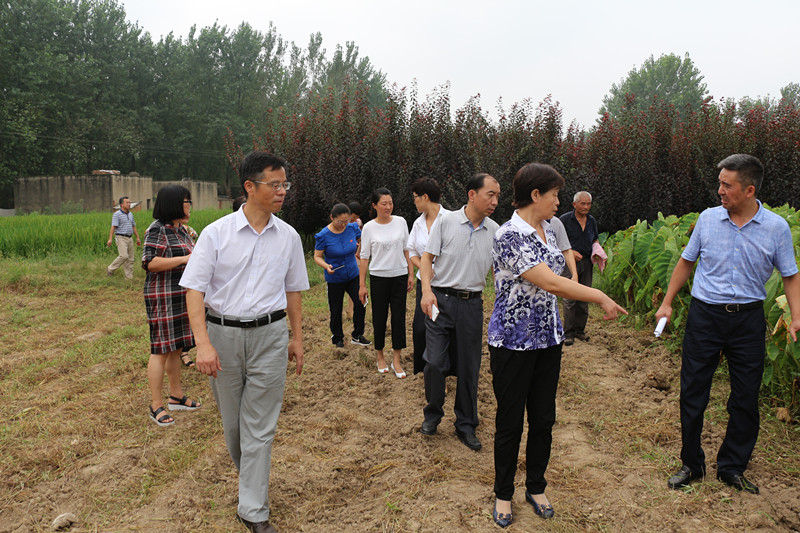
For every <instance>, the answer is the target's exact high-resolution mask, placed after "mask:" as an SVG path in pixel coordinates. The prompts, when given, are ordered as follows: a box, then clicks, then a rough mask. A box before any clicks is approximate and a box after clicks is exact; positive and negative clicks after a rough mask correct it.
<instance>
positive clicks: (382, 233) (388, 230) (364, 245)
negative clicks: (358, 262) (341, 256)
mask: <svg viewBox="0 0 800 533" xmlns="http://www.w3.org/2000/svg"><path fill="white" fill-rule="evenodd" d="M407 241H408V224H406V220H405V219H404V218H403V217H399V216H396V215H392V220H391V222H389V223H388V224H378V222H377V221H375V220H370V221H369V222H367V223H366V224H364V229H363V230H361V259H370V262H369V273H370V274H371V275H373V276H377V277H379V278H395V277H397V276H402V275H404V274H408V263H407V262H406V255H405V253H404V252H405V248H406V242H407Z"/></svg>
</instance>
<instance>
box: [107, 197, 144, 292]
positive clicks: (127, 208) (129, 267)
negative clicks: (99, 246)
mask: <svg viewBox="0 0 800 533" xmlns="http://www.w3.org/2000/svg"><path fill="white" fill-rule="evenodd" d="M133 235H136V244H137V246H141V245H142V241H141V239H139V232H138V231H136V221H135V220H134V219H133V213H131V201H130V199H129V198H128V197H127V196H123V197H122V198H120V199H119V211H117V212H116V213H114V216H113V217H111V231H110V232H109V233H108V242H107V243H106V246H109V247H110V246H111V240H112V239H116V241H117V250H118V252H119V255H118V256H117V258H116V259H114V262H113V263H111V264H110V265H108V268H107V269H106V272H108V275H109V276H113V275H114V271H115V270H116V269H118V268H119V267H122V271H123V272H124V273H125V279H133V254H134V248H133V238H132V236H133Z"/></svg>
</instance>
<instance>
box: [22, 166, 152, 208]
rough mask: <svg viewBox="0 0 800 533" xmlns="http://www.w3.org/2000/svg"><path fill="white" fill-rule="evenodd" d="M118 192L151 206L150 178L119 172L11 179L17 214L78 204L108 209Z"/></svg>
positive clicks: (116, 200) (117, 196)
mask: <svg viewBox="0 0 800 533" xmlns="http://www.w3.org/2000/svg"><path fill="white" fill-rule="evenodd" d="M120 196H127V197H129V198H130V199H131V201H132V202H141V203H142V208H144V209H147V208H148V207H149V208H151V209H152V203H153V202H152V200H153V179H152V178H142V177H132V176H121V175H93V176H34V177H29V178H18V179H17V180H16V182H15V183H14V208H15V210H16V212H17V213H18V214H27V213H32V212H35V211H38V212H49V213H61V212H62V211H65V210H66V211H69V210H70V208H71V207H75V206H81V207H82V209H83V210H84V211H110V210H111V209H112V208H113V207H114V206H115V205H117V202H118V201H119V198H120Z"/></svg>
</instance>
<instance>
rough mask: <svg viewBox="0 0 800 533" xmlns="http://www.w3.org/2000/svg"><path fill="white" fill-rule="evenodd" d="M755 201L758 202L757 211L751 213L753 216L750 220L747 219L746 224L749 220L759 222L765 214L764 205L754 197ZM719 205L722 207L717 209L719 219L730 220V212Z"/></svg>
mask: <svg viewBox="0 0 800 533" xmlns="http://www.w3.org/2000/svg"><path fill="white" fill-rule="evenodd" d="M756 202H758V211H756V214H755V215H753V218H751V219H750V220H748V221H747V224H749V223H750V222H755V223H757V224H761V221H762V220H763V218H764V216H765V215H764V206H763V205H761V200H759V199H756ZM720 207H721V208H722V209H720V210H719V219H720V220H730V219H731V215H730V213H728V210H727V209H725V208H724V207H722V206H720ZM747 224H745V225H747Z"/></svg>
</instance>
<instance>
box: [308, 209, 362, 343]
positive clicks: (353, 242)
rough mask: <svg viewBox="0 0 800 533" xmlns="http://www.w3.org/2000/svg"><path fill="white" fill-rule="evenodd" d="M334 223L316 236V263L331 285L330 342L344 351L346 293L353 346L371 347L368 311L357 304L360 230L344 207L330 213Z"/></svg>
mask: <svg viewBox="0 0 800 533" xmlns="http://www.w3.org/2000/svg"><path fill="white" fill-rule="evenodd" d="M330 217H331V222H330V224H328V225H327V226H325V227H324V228H322V231H320V232H319V233H317V234H316V235H314V239H315V244H314V262H315V263H317V264H318V265H319V266H320V267H322V269H323V270H324V271H325V281H326V282H327V283H328V307H329V308H330V311H331V320H330V328H331V342H333V345H334V346H336V347H337V348H344V332H343V330H342V301H343V299H344V295H345V293H347V294H348V295H349V296H350V298H351V299H352V300H353V302H355V303H354V308H353V333H352V335H351V337H350V343H351V344H357V345H359V346H369V345H370V342H369V341H368V340H367V339H366V338H364V315H365V314H366V310H365V309H364V306H363V305H362V304H361V302H359V301H358V262H357V261H356V257H357V255H358V251H359V249H360V248H361V230H360V229H359V227H358V224H356V223H354V222H352V223H351V222H350V209H349V208H348V207H347V206H346V205H345V204H336V205H334V206H333V208H332V209H331V213H330Z"/></svg>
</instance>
